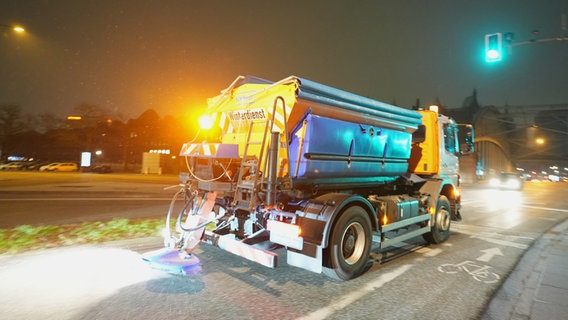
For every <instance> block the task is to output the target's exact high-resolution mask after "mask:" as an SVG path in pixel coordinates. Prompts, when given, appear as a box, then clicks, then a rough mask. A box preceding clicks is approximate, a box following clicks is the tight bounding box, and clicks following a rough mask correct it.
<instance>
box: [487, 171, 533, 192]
mask: <svg viewBox="0 0 568 320" xmlns="http://www.w3.org/2000/svg"><path fill="white" fill-rule="evenodd" d="M524 182H525V181H524V180H523V178H522V177H521V176H520V175H519V174H518V173H514V172H503V173H501V174H500V175H499V176H498V177H495V178H492V179H491V180H489V184H490V185H491V186H492V187H495V188H500V189H510V190H523V187H524Z"/></svg>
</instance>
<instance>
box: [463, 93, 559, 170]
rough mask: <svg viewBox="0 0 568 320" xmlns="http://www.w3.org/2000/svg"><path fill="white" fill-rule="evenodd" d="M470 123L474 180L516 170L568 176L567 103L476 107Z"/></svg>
mask: <svg viewBox="0 0 568 320" xmlns="http://www.w3.org/2000/svg"><path fill="white" fill-rule="evenodd" d="M472 120H473V124H474V128H475V131H476V175H477V178H478V179H484V178H487V177H491V176H493V175H496V174H498V173H499V172H504V171H505V172H513V171H515V170H518V169H522V170H524V171H525V172H526V173H532V175H540V176H543V175H544V176H546V175H549V174H553V175H559V176H568V103H567V104H555V105H526V106H507V105H506V106H501V107H495V106H488V107H480V108H479V109H477V110H476V112H475V114H474V115H473V119H472Z"/></svg>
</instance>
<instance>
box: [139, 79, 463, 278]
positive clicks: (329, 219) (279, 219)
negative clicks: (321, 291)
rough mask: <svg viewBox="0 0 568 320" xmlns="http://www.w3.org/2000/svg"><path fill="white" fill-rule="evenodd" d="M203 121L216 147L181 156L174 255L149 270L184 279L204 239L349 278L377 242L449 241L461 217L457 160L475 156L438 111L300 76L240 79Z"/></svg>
mask: <svg viewBox="0 0 568 320" xmlns="http://www.w3.org/2000/svg"><path fill="white" fill-rule="evenodd" d="M200 123H201V124H202V125H203V126H204V127H211V128H209V129H207V128H204V129H201V130H209V131H208V132H207V134H206V135H205V136H207V137H208V141H197V142H188V143H186V144H184V145H183V147H182V148H181V152H180V156H182V157H183V159H184V160H185V164H186V170H183V172H181V173H180V180H181V185H182V187H181V189H180V190H179V191H178V192H177V193H176V195H175V197H174V199H173V200H172V203H171V205H170V209H169V211H168V215H167V219H166V228H165V231H164V244H165V247H166V249H164V250H160V251H159V252H154V253H149V254H147V255H145V257H144V259H145V260H146V261H148V262H149V263H151V264H152V265H153V266H158V265H160V264H161V265H164V260H165V259H166V258H164V257H166V256H167V257H168V258H167V260H168V263H169V268H170V269H169V271H172V270H173V271H174V272H180V273H187V272H188V268H189V267H191V265H192V263H188V262H189V261H192V260H191V259H195V257H194V255H193V251H194V249H195V248H196V246H197V245H198V244H199V243H200V242H206V243H209V244H212V245H214V246H217V247H219V248H221V249H223V250H226V251H228V252H231V253H233V254H236V255H238V256H241V257H243V258H245V259H249V260H251V261H254V262H257V263H260V264H262V265H264V266H267V267H270V268H274V267H276V266H277V260H278V259H277V258H278V255H279V253H280V254H282V253H284V252H285V253H286V254H285V256H286V259H287V263H288V264H289V265H293V266H297V267H300V268H304V269H307V270H310V271H313V272H318V273H320V272H323V273H324V274H326V275H328V276H330V277H332V278H335V279H339V280H349V279H352V278H355V277H357V276H359V275H361V274H362V273H363V272H364V271H365V270H366V267H367V266H368V261H369V258H370V252H371V245H372V243H373V242H375V243H377V244H378V245H379V246H380V247H381V248H384V247H387V246H390V245H393V244H396V243H399V242H402V241H405V240H408V239H410V238H414V237H417V236H423V238H424V239H425V240H426V241H427V242H429V243H434V244H437V243H441V242H444V241H446V240H447V239H448V237H449V236H450V222H451V220H459V219H460V214H459V209H460V191H459V174H458V169H459V156H460V155H461V154H463V153H467V152H471V151H472V150H473V131H472V128H471V126H465V127H463V128H464V129H465V131H462V134H460V135H458V125H457V124H456V122H455V121H453V120H452V119H451V118H449V117H446V116H444V115H441V114H438V113H437V111H435V110H434V111H433V110H416V111H415V110H409V109H404V108H400V107H397V106H393V105H390V104H387V103H383V102H380V101H377V100H373V99H370V98H366V97H362V96H360V95H357V94H353V93H350V92H346V91H343V90H339V89H336V88H332V87H329V86H326V85H323V84H319V83H316V82H313V81H310V80H307V79H303V78H299V77H296V76H291V77H287V78H285V79H283V80H280V81H277V82H272V81H267V80H264V79H260V78H256V77H251V76H240V77H238V78H237V79H236V80H235V81H234V82H233V83H232V84H231V85H230V86H229V87H228V88H226V89H225V90H223V91H221V93H220V94H219V95H218V96H216V97H213V98H211V99H209V100H208V108H207V110H206V114H205V115H204V116H203V117H202V118H201V119H200ZM460 137H465V138H463V141H459V139H460ZM172 254H175V257H173V258H172ZM184 261H185V263H184ZM172 265H174V266H176V267H172ZM166 269H167V268H164V270H166Z"/></svg>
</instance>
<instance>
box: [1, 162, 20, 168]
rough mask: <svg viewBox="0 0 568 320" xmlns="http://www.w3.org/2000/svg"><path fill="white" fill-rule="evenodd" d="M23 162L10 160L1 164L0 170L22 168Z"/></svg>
mask: <svg viewBox="0 0 568 320" xmlns="http://www.w3.org/2000/svg"><path fill="white" fill-rule="evenodd" d="M22 167H23V164H22V163H21V162H8V163H4V164H2V165H0V170H22Z"/></svg>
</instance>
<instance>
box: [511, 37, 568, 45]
mask: <svg viewBox="0 0 568 320" xmlns="http://www.w3.org/2000/svg"><path fill="white" fill-rule="evenodd" d="M552 41H568V36H566V37H551V38H542V39H532V40H525V41H518V42H511V46H513V47H518V46H522V45H526V44H532V43H537V42H552Z"/></svg>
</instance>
